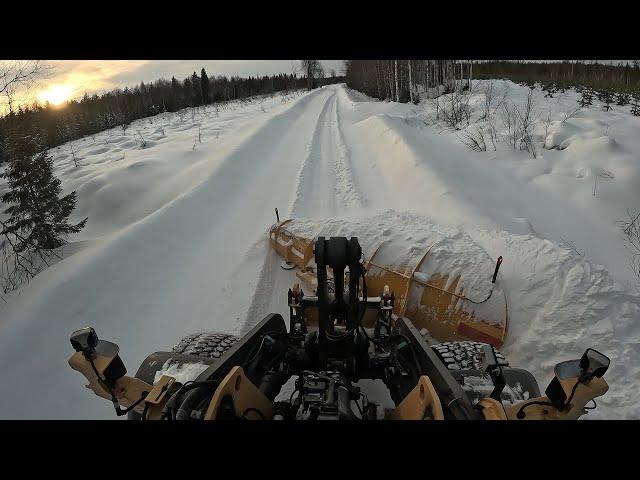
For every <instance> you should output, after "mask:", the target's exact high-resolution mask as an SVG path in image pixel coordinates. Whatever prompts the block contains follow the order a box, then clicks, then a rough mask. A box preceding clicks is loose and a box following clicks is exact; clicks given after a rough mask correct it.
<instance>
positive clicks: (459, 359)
mask: <svg viewBox="0 0 640 480" xmlns="http://www.w3.org/2000/svg"><path fill="white" fill-rule="evenodd" d="M483 345H486V344H485V343H480V342H469V341H464V342H444V343H438V344H436V345H433V346H432V347H431V348H432V349H433V350H434V351H435V352H436V354H437V355H438V358H440V360H442V363H444V364H445V365H446V366H447V368H448V369H449V370H482V346H483ZM494 350H495V352H496V358H497V359H498V364H499V365H500V366H502V367H508V366H509V362H508V361H507V359H506V358H505V357H504V355H502V353H500V352H499V351H498V350H497V349H494Z"/></svg>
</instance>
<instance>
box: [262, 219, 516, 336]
mask: <svg viewBox="0 0 640 480" xmlns="http://www.w3.org/2000/svg"><path fill="white" fill-rule="evenodd" d="M329 223H330V225H328V226H327V227H325V226H323V224H322V223H317V222H313V221H305V220H294V219H289V220H284V221H281V222H278V223H276V224H274V225H273V226H272V227H271V228H270V230H269V240H270V242H271V245H272V246H273V248H274V249H275V251H276V252H277V253H278V254H279V255H280V256H281V257H282V258H283V259H284V261H285V262H287V263H288V264H292V265H295V266H296V267H297V268H298V271H297V272H296V275H297V276H298V277H299V278H300V279H301V280H303V281H304V282H305V283H306V284H307V285H308V286H309V287H310V288H312V289H315V286H316V285H315V262H314V253H313V245H314V241H315V238H316V237H317V236H319V235H324V236H326V237H330V236H332V232H335V233H333V235H334V236H335V235H344V234H345V232H349V234H350V235H352V236H358V238H359V240H360V242H361V244H362V245H363V257H364V258H363V261H364V266H365V268H366V271H367V273H366V281H367V290H368V297H369V300H370V301H371V300H372V297H373V296H377V295H381V294H382V292H383V289H384V287H385V285H388V286H389V289H390V290H391V292H393V294H394V296H395V301H394V306H393V313H394V314H395V315H397V316H399V317H406V318H408V319H409V320H411V322H412V323H413V324H414V326H415V327H416V328H418V330H421V329H423V328H424V329H426V330H427V331H428V334H429V335H430V336H431V337H433V338H434V339H436V340H438V341H440V342H447V341H456V340H472V341H478V342H485V343H490V344H491V345H494V346H495V347H500V346H501V345H502V344H503V343H504V341H505V337H506V334H507V327H508V321H509V314H508V307H507V301H506V297H505V295H504V292H503V291H502V289H501V288H500V286H499V281H498V282H497V283H492V281H491V280H492V274H493V273H494V269H495V266H496V264H495V262H494V261H493V260H492V259H491V258H490V257H489V256H488V255H487V254H486V252H484V250H482V249H481V248H480V247H479V246H477V245H476V244H475V243H473V241H472V240H471V239H470V238H469V237H466V236H461V235H449V236H447V234H442V232H438V233H437V234H434V235H427V236H426V237H425V238H424V240H425V241H424V243H423V244H420V243H418V244H415V243H414V244H406V242H404V241H403V239H402V238H400V236H399V235H397V236H396V237H395V238H394V237H393V235H391V238H388V237H389V234H388V232H389V231H392V230H393V226H391V228H383V227H384V226H380V224H379V223H378V224H376V225H375V226H374V227H369V226H367V227H366V228H365V227H363V226H362V225H359V224H350V223H349V222H346V221H344V222H342V221H335V220H332V221H331V222H329ZM371 228H375V229H376V231H383V234H382V235H375V234H371V235H369V231H370V230H371ZM332 229H333V230H332ZM336 229H338V230H339V231H338V230H336ZM381 236H382V237H383V238H379V237H381ZM403 238H406V236H405V237H403ZM409 238H411V237H409ZM462 252H464V253H465V254H466V253H467V252H471V254H472V255H473V260H474V262H473V268H468V267H466V266H464V265H463V266H461V263H464V261H463V260H462V256H461V253H462ZM469 270H470V271H469ZM374 322H375V319H372V318H366V317H365V319H364V323H365V326H367V327H372V326H373V323H374Z"/></svg>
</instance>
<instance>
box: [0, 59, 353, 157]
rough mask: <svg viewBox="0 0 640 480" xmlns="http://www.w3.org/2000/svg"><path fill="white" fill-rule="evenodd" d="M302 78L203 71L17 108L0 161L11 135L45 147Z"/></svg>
mask: <svg viewBox="0 0 640 480" xmlns="http://www.w3.org/2000/svg"><path fill="white" fill-rule="evenodd" d="M343 80H344V79H343V78H341V77H336V76H333V77H328V78H323V79H319V81H318V84H320V85H324V84H328V83H336V82H339V81H343ZM306 84H307V83H306V79H305V78H304V77H298V76H297V75H295V74H278V75H271V76H262V77H248V78H241V77H236V76H234V77H231V78H228V77H226V76H216V77H211V78H210V77H208V75H207V73H206V71H205V70H204V68H203V69H202V70H201V72H200V75H198V74H196V73H195V72H194V73H193V75H191V76H190V77H187V78H185V79H184V80H181V81H179V80H176V78H175V77H174V78H172V79H171V80H166V79H160V80H156V81H154V82H152V83H147V84H145V83H144V82H141V83H140V85H138V86H135V87H133V88H129V87H127V88H124V89H116V90H112V91H110V92H107V93H104V94H102V95H97V94H93V95H88V94H85V95H84V97H83V98H82V99H80V100H73V101H69V102H66V103H65V104H64V105H62V106H57V107H54V106H52V105H50V104H48V103H45V104H39V103H37V102H36V103H34V104H32V105H30V106H27V107H24V108H23V107H19V108H18V109H17V110H15V111H12V112H10V113H9V114H8V115H5V116H4V117H2V118H0V163H2V162H4V161H7V160H9V158H8V150H9V149H8V148H7V145H8V141H9V139H10V137H11V136H24V135H28V134H30V133H31V132H33V131H34V130H37V131H38V134H39V136H40V137H41V139H42V141H43V142H44V145H45V146H46V147H47V148H52V147H55V146H58V145H60V144H62V143H65V142H68V141H71V140H75V139H77V138H81V137H83V136H85V135H92V134H95V133H98V132H100V131H102V130H106V129H109V128H113V127H116V126H119V125H127V124H129V123H131V122H132V121H134V120H137V119H139V118H144V117H149V116H152V115H156V114H158V113H162V112H175V111H177V110H181V109H183V108H187V107H199V106H202V105H209V104H211V103H216V102H225V101H230V100H236V99H240V98H245V97H250V96H254V95H266V94H270V93H275V92H281V91H288V90H297V89H301V88H305V87H306Z"/></svg>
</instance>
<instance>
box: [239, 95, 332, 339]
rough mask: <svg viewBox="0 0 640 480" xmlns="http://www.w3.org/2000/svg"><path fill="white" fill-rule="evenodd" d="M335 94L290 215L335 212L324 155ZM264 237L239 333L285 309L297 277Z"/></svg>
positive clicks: (311, 147) (301, 175) (311, 144)
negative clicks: (255, 274) (280, 264)
mask: <svg viewBox="0 0 640 480" xmlns="http://www.w3.org/2000/svg"><path fill="white" fill-rule="evenodd" d="M333 98H335V92H334V93H333V94H331V95H330V96H328V97H327V98H326V100H325V103H324V105H323V106H322V109H321V110H320V113H319V114H318V116H317V119H316V124H315V126H314V129H313V133H312V135H311V139H310V140H309V142H308V144H307V150H306V155H305V157H304V160H303V161H302V164H301V165H300V169H299V171H298V175H297V177H296V186H295V190H294V191H295V193H294V195H293V198H292V201H291V204H290V206H289V212H290V213H289V216H290V217H298V216H305V215H307V216H308V215H311V214H313V212H316V213H320V212H323V213H325V212H326V214H331V213H333V212H335V209H336V202H335V197H334V195H332V193H333V191H332V190H333V188H331V189H328V188H327V183H328V182H329V183H331V182H333V181H334V177H333V174H334V172H333V168H331V171H330V172H327V171H326V167H327V166H331V167H332V164H331V163H330V162H329V161H328V159H327V158H326V156H325V155H323V152H324V150H323V148H322V145H323V144H324V143H325V142H324V140H325V139H326V136H327V132H328V128H327V119H328V114H327V112H328V110H329V108H330V106H331V105H332V99H333ZM327 177H328V178H327ZM323 187H324V190H325V191H324V192H323ZM265 233H266V232H265ZM264 237H265V238H263V239H262V240H258V241H257V242H256V244H254V247H253V248H255V249H259V247H258V245H259V244H260V243H261V242H264V243H263V245H264V249H262V251H263V253H264V261H263V263H262V266H261V268H260V272H259V273H258V276H257V284H256V288H255V289H254V291H253V294H252V297H251V303H250V305H249V307H248V310H247V313H246V316H245V319H244V321H243V322H242V323H239V324H238V325H237V327H236V330H237V331H238V332H240V333H244V332H246V331H247V330H248V329H250V328H251V327H252V326H253V325H255V324H256V323H257V322H259V321H260V320H262V319H263V318H264V316H265V315H267V314H268V313H271V312H272V311H274V312H278V313H281V314H284V313H286V295H285V292H286V289H287V288H289V287H291V284H292V282H293V281H295V278H296V277H295V275H294V274H292V272H286V271H284V270H282V269H281V268H280V267H279V263H280V258H279V257H278V255H277V254H276V253H275V252H274V251H273V249H272V248H271V246H270V245H269V241H268V239H267V238H266V234H265V235H264ZM278 307H280V308H278Z"/></svg>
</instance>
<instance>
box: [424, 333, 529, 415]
mask: <svg viewBox="0 0 640 480" xmlns="http://www.w3.org/2000/svg"><path fill="white" fill-rule="evenodd" d="M484 345H486V343H480V342H470V341H464V342H445V343H439V344H436V345H432V347H431V348H432V349H433V350H434V351H435V352H436V354H437V355H438V358H439V359H440V360H441V361H442V363H444V364H445V365H446V366H447V368H448V369H449V370H451V374H452V375H453V377H454V378H455V379H456V380H457V381H458V382H459V383H460V385H461V386H462V389H463V390H464V391H465V393H466V394H467V396H468V397H469V400H470V401H471V403H472V404H473V405H475V404H476V403H478V402H479V401H480V400H481V399H482V398H484V397H488V396H489V395H491V393H492V392H493V389H494V386H495V385H494V382H493V380H492V379H491V377H490V376H489V374H488V373H486V372H483V371H482V347H483V346H484ZM494 350H495V352H496V358H497V359H498V365H500V366H501V367H503V369H502V370H501V372H502V374H503V375H504V380H505V383H506V385H505V387H504V389H503V390H502V394H501V395H500V398H501V400H502V402H503V403H509V404H514V403H516V402H520V401H522V400H527V399H529V398H534V397H539V396H540V389H539V387H538V383H537V382H536V379H535V378H534V377H533V375H531V373H529V372H527V371H526V370H522V369H520V368H511V367H510V366H509V362H508V361H507V359H506V358H505V357H504V355H503V354H502V353H500V352H499V351H498V350H496V349H495V348H494Z"/></svg>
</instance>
